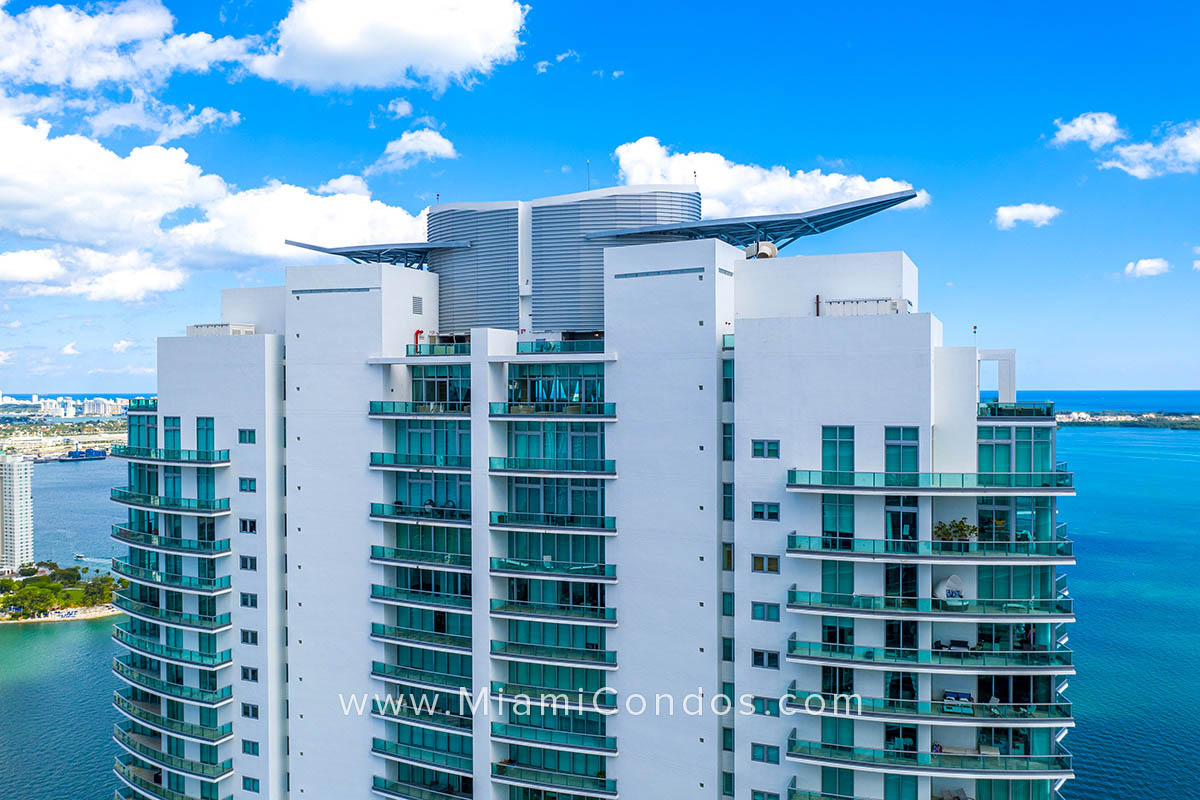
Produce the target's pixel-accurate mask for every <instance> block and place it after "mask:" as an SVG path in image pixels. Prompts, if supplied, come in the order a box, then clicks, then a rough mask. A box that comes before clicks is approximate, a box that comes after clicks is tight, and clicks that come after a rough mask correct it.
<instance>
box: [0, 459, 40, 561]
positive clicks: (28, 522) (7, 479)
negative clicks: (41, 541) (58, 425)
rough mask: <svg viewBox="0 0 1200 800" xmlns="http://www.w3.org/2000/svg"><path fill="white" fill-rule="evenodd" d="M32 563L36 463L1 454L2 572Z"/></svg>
mask: <svg viewBox="0 0 1200 800" xmlns="http://www.w3.org/2000/svg"><path fill="white" fill-rule="evenodd" d="M32 563H33V462H32V461H28V460H26V459H25V458H24V457H23V456H19V455H4V454H0V572H11V571H13V570H16V569H18V568H20V567H22V566H24V565H26V564H32Z"/></svg>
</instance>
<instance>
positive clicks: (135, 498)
mask: <svg viewBox="0 0 1200 800" xmlns="http://www.w3.org/2000/svg"><path fill="white" fill-rule="evenodd" d="M109 496H110V497H111V498H112V499H113V500H116V501H117V502H118V503H125V504H127V505H133V506H148V507H150V508H154V509H158V510H160V511H190V512H201V513H202V512H217V513H219V512H222V511H228V510H229V498H228V497H221V498H215V499H212V500H197V499H196V498H194V497H160V496H159V495H156V494H142V493H141V492H135V491H132V490H130V489H127V488H124V487H117V488H114V489H113V490H112V492H110V494H109Z"/></svg>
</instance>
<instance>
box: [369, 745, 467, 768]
mask: <svg viewBox="0 0 1200 800" xmlns="http://www.w3.org/2000/svg"><path fill="white" fill-rule="evenodd" d="M371 750H372V752H374V753H376V754H377V755H381V756H385V757H386V756H394V757H395V758H401V759H404V760H405V761H419V762H421V763H422V764H429V765H432V766H435V767H444V768H446V769H454V770H458V771H459V772H470V771H471V770H472V769H473V768H474V767H473V762H472V758H471V756H470V755H469V754H468V755H463V754H461V753H443V752H442V751H440V750H432V749H430V748H428V747H417V746H415V745H411V744H401V743H399V742H389V741H388V740H387V739H380V738H378V737H376V738H373V739H372V740H371Z"/></svg>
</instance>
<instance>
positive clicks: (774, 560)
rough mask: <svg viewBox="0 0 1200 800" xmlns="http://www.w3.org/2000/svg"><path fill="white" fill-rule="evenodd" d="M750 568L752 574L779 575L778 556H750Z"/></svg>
mask: <svg viewBox="0 0 1200 800" xmlns="http://www.w3.org/2000/svg"><path fill="white" fill-rule="evenodd" d="M750 568H751V569H752V570H753V571H754V572H768V573H770V574H772V575H778V574H779V556H763V555H758V554H755V555H752V556H750Z"/></svg>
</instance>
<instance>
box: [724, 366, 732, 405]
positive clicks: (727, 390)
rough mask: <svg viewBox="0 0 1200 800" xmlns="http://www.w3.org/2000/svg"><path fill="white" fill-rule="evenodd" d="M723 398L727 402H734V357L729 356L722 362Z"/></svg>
mask: <svg viewBox="0 0 1200 800" xmlns="http://www.w3.org/2000/svg"><path fill="white" fill-rule="evenodd" d="M721 399H722V400H724V401H725V402H726V403H732V402H733V359H732V358H727V359H725V360H724V361H722V362H721Z"/></svg>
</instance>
